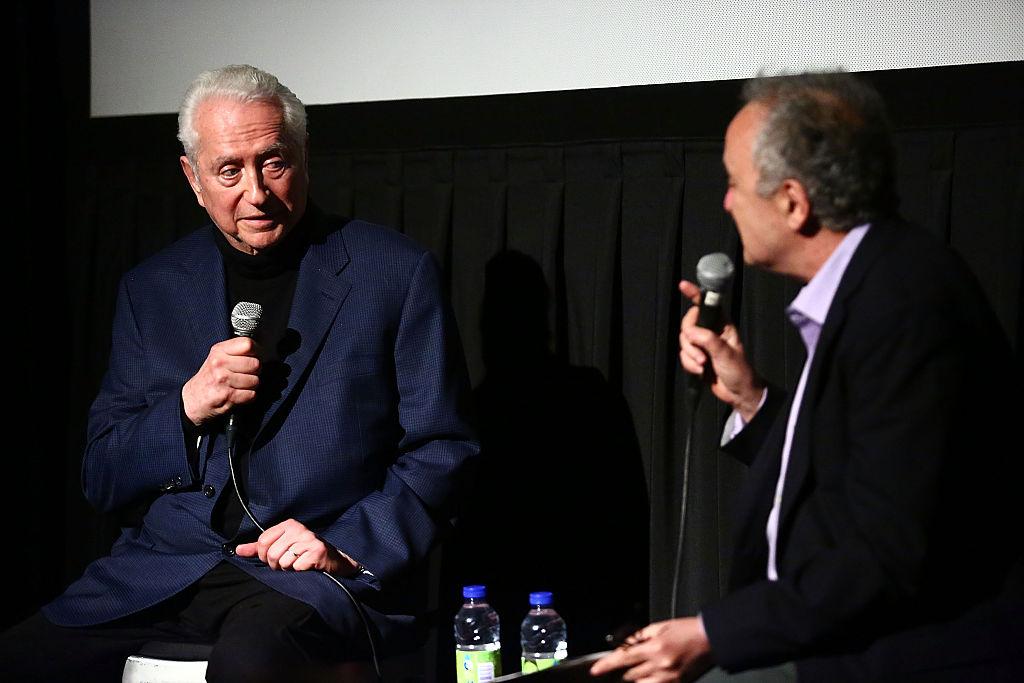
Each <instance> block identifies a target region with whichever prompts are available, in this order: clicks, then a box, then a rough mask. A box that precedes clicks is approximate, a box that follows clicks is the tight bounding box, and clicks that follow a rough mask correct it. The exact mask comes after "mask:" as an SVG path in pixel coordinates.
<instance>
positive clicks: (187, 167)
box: [178, 155, 206, 209]
mask: <svg viewBox="0 0 1024 683" xmlns="http://www.w3.org/2000/svg"><path fill="white" fill-rule="evenodd" d="M178 161H180V162H181V170H182V171H183V172H184V173H185V177H186V178H188V184H189V186H190V187H191V188H192V191H193V192H195V193H196V201H198V202H199V206H201V207H203V208H204V209H205V208H206V204H204V203H203V186H202V185H200V184H199V178H197V177H196V172H195V169H193V168H192V164H190V163H189V161H188V157H187V156H184V155H182V156H181V158H180V159H178Z"/></svg>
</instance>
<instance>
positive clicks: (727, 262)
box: [697, 252, 736, 292]
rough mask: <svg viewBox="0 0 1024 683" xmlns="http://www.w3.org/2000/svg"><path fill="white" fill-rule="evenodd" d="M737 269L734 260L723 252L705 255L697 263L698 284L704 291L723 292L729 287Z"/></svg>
mask: <svg viewBox="0 0 1024 683" xmlns="http://www.w3.org/2000/svg"><path fill="white" fill-rule="evenodd" d="M734 272H736V269H735V268H734V267H733V265H732V259H730V258H729V257H728V256H726V255H725V254H723V253H721V252H715V253H714V254H705V255H704V256H702V257H701V259H700V261H697V282H698V283H699V284H700V286H701V288H702V289H706V290H709V291H712V292H721V291H722V290H724V289H725V288H726V287H728V286H729V281H730V280H732V276H733V273H734Z"/></svg>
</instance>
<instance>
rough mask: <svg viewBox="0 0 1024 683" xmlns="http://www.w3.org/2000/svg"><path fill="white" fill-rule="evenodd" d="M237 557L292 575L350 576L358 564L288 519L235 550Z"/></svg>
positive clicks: (299, 523) (301, 524)
mask: <svg viewBox="0 0 1024 683" xmlns="http://www.w3.org/2000/svg"><path fill="white" fill-rule="evenodd" d="M235 553H237V554H238V556H239V557H259V558H260V561H261V562H264V563H266V564H267V566H269V567H270V568H271V569H286V570H287V569H290V570H292V571H296V572H302V571H309V570H311V569H312V570H316V571H325V572H327V573H328V574H337V575H338V576H352V575H353V574H355V571H356V567H357V566H358V564H357V563H356V562H355V561H354V560H353V559H352V558H350V557H349V556H347V555H345V554H344V553H342V552H341V551H340V550H338V549H337V548H334V547H333V546H330V545H328V544H327V543H324V541H323V539H321V538H320V537H319V536H317V535H316V534H314V533H313V532H312V531H310V530H309V529H308V528H307V527H306V525H305V524H303V523H302V522H300V521H298V520H295V519H288V520H285V521H283V522H281V523H280V524H275V525H274V526H272V527H270V528H269V529H267V530H266V531H264V532H263V533H262V534H260V537H259V538H258V539H256V540H255V541H253V542H252V543H241V544H239V545H238V546H237V547H236V548H235Z"/></svg>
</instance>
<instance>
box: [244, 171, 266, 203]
mask: <svg viewBox="0 0 1024 683" xmlns="http://www.w3.org/2000/svg"><path fill="white" fill-rule="evenodd" d="M245 193H246V195H247V197H246V198H247V199H248V200H249V203H250V204H252V205H253V206H259V205H260V204H263V203H264V202H266V201H267V195H268V192H267V186H266V185H265V184H264V183H263V174H262V173H260V172H259V170H256V171H253V172H252V173H250V174H249V182H248V184H247V187H246V188H245Z"/></svg>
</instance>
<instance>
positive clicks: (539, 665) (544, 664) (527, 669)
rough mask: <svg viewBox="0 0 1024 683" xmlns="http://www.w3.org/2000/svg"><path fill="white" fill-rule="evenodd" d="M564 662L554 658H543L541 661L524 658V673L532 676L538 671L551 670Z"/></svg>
mask: <svg viewBox="0 0 1024 683" xmlns="http://www.w3.org/2000/svg"><path fill="white" fill-rule="evenodd" d="M560 661H562V660H560V659H555V658H554V657H541V658H540V659H527V658H526V657H523V658H522V663H523V673H524V674H532V673H535V672H537V671H543V670H544V669H550V668H551V667H553V666H555V665H556V664H558V662H560Z"/></svg>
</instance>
